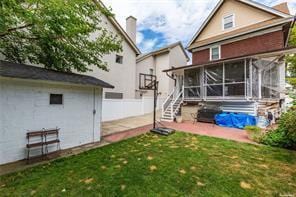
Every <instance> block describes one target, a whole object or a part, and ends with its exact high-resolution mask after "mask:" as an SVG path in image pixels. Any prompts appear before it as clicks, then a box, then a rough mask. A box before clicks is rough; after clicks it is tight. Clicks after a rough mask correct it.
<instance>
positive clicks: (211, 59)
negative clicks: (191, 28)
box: [210, 45, 221, 61]
mask: <svg viewBox="0 0 296 197" xmlns="http://www.w3.org/2000/svg"><path fill="white" fill-rule="evenodd" d="M214 48H218V51H219V57H218V59H213V49H214ZM220 59H221V45H215V46H212V47H210V61H215V60H220Z"/></svg>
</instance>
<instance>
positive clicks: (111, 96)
mask: <svg viewBox="0 0 296 197" xmlns="http://www.w3.org/2000/svg"><path fill="white" fill-rule="evenodd" d="M105 99H123V93H119V92H106V93H105Z"/></svg>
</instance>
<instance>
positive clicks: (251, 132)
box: [245, 126, 263, 142]
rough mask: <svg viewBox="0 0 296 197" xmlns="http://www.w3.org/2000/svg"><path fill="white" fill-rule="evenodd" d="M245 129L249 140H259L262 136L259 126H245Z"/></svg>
mask: <svg viewBox="0 0 296 197" xmlns="http://www.w3.org/2000/svg"><path fill="white" fill-rule="evenodd" d="M245 130H246V131H247V133H248V137H249V139H250V140H253V141H255V142H260V141H261V138H262V136H263V134H262V131H261V128H259V127H256V126H246V127H245Z"/></svg>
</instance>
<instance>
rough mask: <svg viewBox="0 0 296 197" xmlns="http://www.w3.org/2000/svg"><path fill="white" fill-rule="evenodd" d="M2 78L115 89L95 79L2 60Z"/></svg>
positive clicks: (0, 66)
mask: <svg viewBox="0 0 296 197" xmlns="http://www.w3.org/2000/svg"><path fill="white" fill-rule="evenodd" d="M0 77H9V78H19V79H29V80H42V81H54V82H62V83H71V84H80V85H86V86H100V87H103V88H114V86H112V85H110V84H108V83H106V82H104V81H102V80H100V79H97V78H95V77H91V76H86V75H81V74H75V73H66V72H59V71H55V70H49V69H45V68H40V67H36V66H29V65H25V64H18V63H12V62H7V61H2V60H0Z"/></svg>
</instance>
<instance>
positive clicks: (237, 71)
mask: <svg viewBox="0 0 296 197" xmlns="http://www.w3.org/2000/svg"><path fill="white" fill-rule="evenodd" d="M224 69H225V71H224V72H225V87H224V96H245V75H246V73H245V66H244V61H239V62H232V63H226V64H225V66H224Z"/></svg>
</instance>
